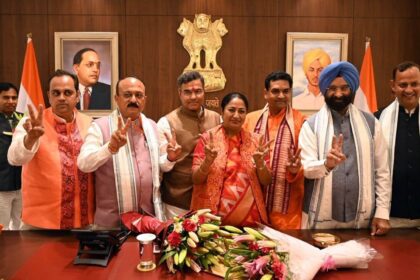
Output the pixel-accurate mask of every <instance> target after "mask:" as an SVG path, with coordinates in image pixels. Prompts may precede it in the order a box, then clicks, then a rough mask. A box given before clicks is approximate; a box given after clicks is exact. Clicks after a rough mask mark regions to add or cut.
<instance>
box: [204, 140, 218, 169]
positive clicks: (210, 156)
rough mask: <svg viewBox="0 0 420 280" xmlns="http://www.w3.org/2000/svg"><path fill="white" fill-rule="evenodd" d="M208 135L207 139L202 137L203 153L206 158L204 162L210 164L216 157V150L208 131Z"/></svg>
mask: <svg viewBox="0 0 420 280" xmlns="http://www.w3.org/2000/svg"><path fill="white" fill-rule="evenodd" d="M209 136H210V139H209V140H206V139H205V138H202V139H203V142H204V153H205V155H206V158H205V159H204V160H205V161H206V163H208V164H209V165H210V164H212V163H213V161H214V160H215V159H216V157H217V150H216V148H215V147H214V139H213V133H212V132H209Z"/></svg>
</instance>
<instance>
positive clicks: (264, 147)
mask: <svg viewBox="0 0 420 280" xmlns="http://www.w3.org/2000/svg"><path fill="white" fill-rule="evenodd" d="M273 141H274V140H270V141H268V142H267V143H265V144H264V137H263V136H261V137H260V139H259V140H258V142H257V143H254V144H255V145H256V146H257V149H256V150H255V152H254V154H253V155H252V157H253V158H254V162H255V166H256V167H257V168H258V169H261V168H262V167H263V166H264V165H265V162H264V158H265V156H266V155H267V154H268V153H269V152H270V144H271V143H272V142H273Z"/></svg>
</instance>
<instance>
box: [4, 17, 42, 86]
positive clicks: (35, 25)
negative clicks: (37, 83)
mask: <svg viewBox="0 0 420 280" xmlns="http://www.w3.org/2000/svg"><path fill="white" fill-rule="evenodd" d="M0 26H1V31H0V42H1V44H0V61H1V62H0V80H1V81H8V82H12V83H14V84H15V85H16V86H19V84H20V78H21V75H22V68H23V60H24V57H25V51H26V42H27V37H26V34H28V33H32V37H33V42H34V48H35V53H36V58H37V62H38V71H39V75H40V78H41V84H42V85H44V84H45V83H46V80H47V76H48V72H49V64H48V62H49V61H48V20H47V18H46V17H45V16H44V15H0Z"/></svg>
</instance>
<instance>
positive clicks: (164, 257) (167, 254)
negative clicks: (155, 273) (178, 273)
mask: <svg viewBox="0 0 420 280" xmlns="http://www.w3.org/2000/svg"><path fill="white" fill-rule="evenodd" d="M175 253H176V251H175V250H174V251H170V252H168V253H166V254H165V255H163V256H162V257H161V258H160V261H159V264H158V265H161V264H162V263H163V262H164V261H166V259H167V258H169V257H170V256H173V255H175Z"/></svg>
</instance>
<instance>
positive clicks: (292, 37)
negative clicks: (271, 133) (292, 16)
mask: <svg viewBox="0 0 420 280" xmlns="http://www.w3.org/2000/svg"><path fill="white" fill-rule="evenodd" d="M347 47H348V34H345V33H303V32H288V33H287V52H286V71H287V72H288V73H290V75H292V77H293V98H292V106H293V108H295V109H297V110H299V111H301V112H302V113H303V114H305V115H311V114H313V113H315V112H317V111H318V110H319V109H320V108H321V107H322V106H323V105H324V96H323V94H322V93H321V92H320V90H319V86H318V79H319V75H320V73H321V71H322V70H323V69H324V68H325V67H326V66H328V65H329V64H331V63H333V62H338V61H345V60H347V51H348V49H347Z"/></svg>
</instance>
